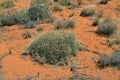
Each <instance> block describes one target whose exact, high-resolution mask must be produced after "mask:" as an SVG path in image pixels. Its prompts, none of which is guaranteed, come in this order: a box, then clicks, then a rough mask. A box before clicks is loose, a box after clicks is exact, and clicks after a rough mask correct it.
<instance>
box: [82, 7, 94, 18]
mask: <svg viewBox="0 0 120 80" xmlns="http://www.w3.org/2000/svg"><path fill="white" fill-rule="evenodd" d="M95 10H96V6H95V5H89V6H84V8H83V9H82V11H81V13H80V16H83V17H86V16H92V15H94V14H95Z"/></svg>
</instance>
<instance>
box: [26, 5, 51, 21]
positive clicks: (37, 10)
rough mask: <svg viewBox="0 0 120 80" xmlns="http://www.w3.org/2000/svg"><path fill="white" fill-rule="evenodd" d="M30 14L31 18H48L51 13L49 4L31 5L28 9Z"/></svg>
mask: <svg viewBox="0 0 120 80" xmlns="http://www.w3.org/2000/svg"><path fill="white" fill-rule="evenodd" d="M28 15H29V17H30V19H31V20H37V19H40V20H42V19H44V18H47V17H48V16H49V15H50V10H49V6H46V5H45V4H39V5H35V6H31V7H30V8H29V10H28Z"/></svg>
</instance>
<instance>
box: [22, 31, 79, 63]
mask: <svg viewBox="0 0 120 80" xmlns="http://www.w3.org/2000/svg"><path fill="white" fill-rule="evenodd" d="M77 50H78V42H77V41H76V39H75V36H74V35H73V34H72V33H70V32H65V31H50V32H47V33H42V34H40V35H38V37H37V38H36V39H35V40H33V41H32V42H31V43H29V44H28V45H27V46H26V48H25V50H24V51H23V54H24V55H26V54H29V55H31V56H32V58H33V59H34V60H35V61H37V62H39V63H48V64H57V63H63V64H65V63H67V62H68V61H69V60H70V58H71V56H72V55H75V54H76V52H77Z"/></svg>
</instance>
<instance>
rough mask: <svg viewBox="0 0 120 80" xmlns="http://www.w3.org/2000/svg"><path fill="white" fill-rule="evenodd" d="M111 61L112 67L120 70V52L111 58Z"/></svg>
mask: <svg viewBox="0 0 120 80" xmlns="http://www.w3.org/2000/svg"><path fill="white" fill-rule="evenodd" d="M110 60H111V66H113V67H117V68H118V69H120V52H116V53H114V54H113V55H112V56H111V57H110Z"/></svg>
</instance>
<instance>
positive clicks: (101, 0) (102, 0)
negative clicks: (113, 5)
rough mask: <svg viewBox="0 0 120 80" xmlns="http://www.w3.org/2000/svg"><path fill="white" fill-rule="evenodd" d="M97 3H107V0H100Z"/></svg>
mask: <svg viewBox="0 0 120 80" xmlns="http://www.w3.org/2000/svg"><path fill="white" fill-rule="evenodd" d="M99 3H100V4H107V3H108V0H100V2H99Z"/></svg>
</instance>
